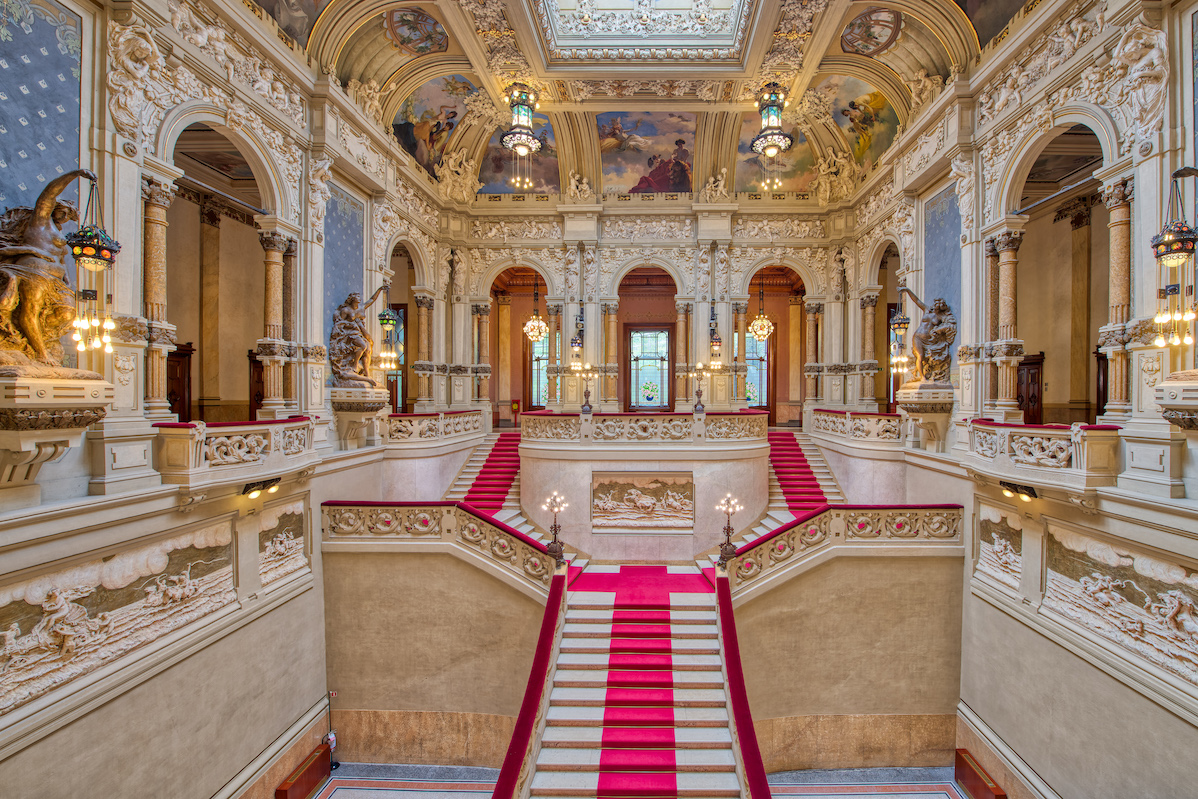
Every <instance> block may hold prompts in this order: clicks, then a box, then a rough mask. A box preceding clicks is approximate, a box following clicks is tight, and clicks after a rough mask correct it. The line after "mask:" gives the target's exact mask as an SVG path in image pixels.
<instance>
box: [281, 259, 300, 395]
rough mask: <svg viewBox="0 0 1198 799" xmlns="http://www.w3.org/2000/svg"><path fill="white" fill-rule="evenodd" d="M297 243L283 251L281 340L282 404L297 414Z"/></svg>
mask: <svg viewBox="0 0 1198 799" xmlns="http://www.w3.org/2000/svg"><path fill="white" fill-rule="evenodd" d="M298 253H299V242H297V241H296V240H295V239H288V240H287V249H286V250H284V251H283V340H284V341H286V342H287V360H286V361H285V362H284V364H283V403H284V405H286V406H287V407H288V408H289V409H291V410H293V411H295V412H296V413H298V412H299V391H298V382H299V381H298V380H297V379H296V373H297V370H298V369H299V349H298V346H297V344H296V336H295V278H296V275H295V271H296V270H295V258H296V255H298Z"/></svg>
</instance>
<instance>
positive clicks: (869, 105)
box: [816, 75, 899, 171]
mask: <svg viewBox="0 0 1198 799" xmlns="http://www.w3.org/2000/svg"><path fill="white" fill-rule="evenodd" d="M816 91H818V92H824V93H826V94H829V95H831V98H832V117H833V118H834V119H835V120H836V124H837V125H839V126H840V129H841V130H842V131H843V132H844V135H845V138H846V139H847V140H848V143H849V148H850V150H851V151H852V153H853V157H854V158H856V159H857V161H858V162H860V163H861V164H862V165H863V166H864V167H865V169H866V171H868V170H870V169H873V165H874V164H876V163H877V162H878V159H879V158H881V157H882V153H884V152H886V150H887V149H888V148H889V147H890V144H891V142H893V141H894V137H895V136H896V135H897V134H898V124H899V120H898V114H897V113H895V110H894V107H893V106H891V105H890V102H889V101H887V99H886V97H885V95H883V94H882V93H881V92H880V91H878V90H877V89H875V88H874V87H873V86H870V85H869V84H868V83H866V82H865V81H863V80H860V79H858V78H851V77H848V76H847V75H833V76H831V77H828V78H825V79H824V80H823V81H821V82H820V84H819V86H817V87H816Z"/></svg>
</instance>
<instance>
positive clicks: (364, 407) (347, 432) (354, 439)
mask: <svg viewBox="0 0 1198 799" xmlns="http://www.w3.org/2000/svg"><path fill="white" fill-rule="evenodd" d="M329 399H330V400H331V401H332V405H333V417H334V418H335V419H336V420H337V441H338V443H339V444H340V446H341V448H342V449H359V448H361V447H368V446H372V445H374V444H378V443H380V442H381V439H380V437H379V433H378V425H377V421H378V416H379V412H380V411H382V410H383V408H385V407H387V403H388V401H389V400H390V395H389V394H388V393H387V390H386V389H384V388H334V389H330V391H329Z"/></svg>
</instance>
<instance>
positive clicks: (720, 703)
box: [549, 686, 728, 708]
mask: <svg viewBox="0 0 1198 799" xmlns="http://www.w3.org/2000/svg"><path fill="white" fill-rule="evenodd" d="M549 704H550V705H557V706H563V705H564V706H570V707H604V708H607V707H674V708H679V707H727V705H728V697H727V695H726V694H725V693H724V689H723V688H673V689H669V688H666V689H658V688H606V687H604V688H565V687H557V686H554V687H553V688H552V689H551V690H550V692H549Z"/></svg>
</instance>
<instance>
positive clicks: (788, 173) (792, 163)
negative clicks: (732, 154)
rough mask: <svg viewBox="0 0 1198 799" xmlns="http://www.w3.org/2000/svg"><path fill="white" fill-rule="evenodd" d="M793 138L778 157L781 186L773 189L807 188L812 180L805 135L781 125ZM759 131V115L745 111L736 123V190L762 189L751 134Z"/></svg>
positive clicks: (810, 153) (812, 166) (811, 160)
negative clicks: (737, 136) (737, 130)
mask: <svg viewBox="0 0 1198 799" xmlns="http://www.w3.org/2000/svg"><path fill="white" fill-rule="evenodd" d="M782 129H783V130H785V131H786V132H787V133H789V134H790V135H791V136H793V137H794V144H792V145H791V147H790V149H789V150H788V151H786V152H785V153H783V154H782V155H781V156H779V160H780V161H781V164H782V166H781V174H780V177H781V179H782V186H781V187H779V188H777V189H772V190H773V191H807V190H808V189H809V188H810V186H811V181H812V180H814V179H815V176H816V169H815V153H814V152H813V151H812V149H811V144H810V143H809V142H808V141H807V137H806V136H804V135H803V133H802V131H800V130H799V129H798V127H795V126H790V125H783V127H782ZM760 132H761V116H760V115H759V114H757V113H756V112H754V111H750V112H748V113H746V114H745V116H744V120H743V121H742V122H741V125H740V141H739V142H738V143H737V145H736V191H763V190H764V189H763V188H762V185H761V180H762V179H763V177H764V174H763V172H762V169H761V163H760V162H759V161H758V159H759V158H760V156H758V154H757V153H755V152H753V137H754V136H756V135H757V134H758V133H760Z"/></svg>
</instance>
